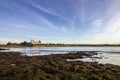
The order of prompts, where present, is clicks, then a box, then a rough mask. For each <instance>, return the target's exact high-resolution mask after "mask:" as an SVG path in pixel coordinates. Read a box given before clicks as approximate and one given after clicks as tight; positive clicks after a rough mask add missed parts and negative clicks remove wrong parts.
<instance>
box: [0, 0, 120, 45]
mask: <svg viewBox="0 0 120 80" xmlns="http://www.w3.org/2000/svg"><path fill="white" fill-rule="evenodd" d="M30 39H39V40H41V41H42V42H52V43H76V44H77V43H79V44H81V43H82V44H104V43H106V44H114V43H115V44H116V43H120V0H1V1H0V44H3V43H7V42H8V41H11V42H21V41H24V40H26V41H30Z"/></svg>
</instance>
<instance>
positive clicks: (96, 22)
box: [91, 19, 102, 28]
mask: <svg viewBox="0 0 120 80" xmlns="http://www.w3.org/2000/svg"><path fill="white" fill-rule="evenodd" d="M91 25H92V26H93V27H95V28H99V27H101V25H102V20H100V19H96V20H94V21H93V22H92V23H91Z"/></svg>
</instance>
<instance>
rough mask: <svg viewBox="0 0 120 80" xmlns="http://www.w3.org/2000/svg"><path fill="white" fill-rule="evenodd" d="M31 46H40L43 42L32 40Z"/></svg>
mask: <svg viewBox="0 0 120 80" xmlns="http://www.w3.org/2000/svg"><path fill="white" fill-rule="evenodd" d="M31 44H33V45H39V44H41V41H40V40H34V39H32V40H31Z"/></svg>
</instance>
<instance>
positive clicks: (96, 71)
mask: <svg viewBox="0 0 120 80" xmlns="http://www.w3.org/2000/svg"><path fill="white" fill-rule="evenodd" d="M95 54H97V53H96V52H93V51H91V52H86V51H84V52H82V51H81V52H70V53H69V54H53V55H45V56H23V55H21V53H19V52H0V80H120V66H117V65H111V64H98V63H97V62H82V61H72V62H68V61H67V60H66V59H76V58H83V56H86V57H91V56H92V55H95Z"/></svg>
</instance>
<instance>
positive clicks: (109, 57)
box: [5, 47, 120, 65]
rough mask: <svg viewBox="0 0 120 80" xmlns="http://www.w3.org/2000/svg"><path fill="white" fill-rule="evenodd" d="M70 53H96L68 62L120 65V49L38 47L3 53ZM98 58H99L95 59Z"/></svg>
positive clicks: (12, 49) (14, 49)
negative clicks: (96, 53) (91, 56)
mask: <svg viewBox="0 0 120 80" xmlns="http://www.w3.org/2000/svg"><path fill="white" fill-rule="evenodd" d="M71 51H97V52H98V55H94V56H93V58H83V59H79V58H78V59H72V60H71V59H67V60H68V61H76V60H77V61H78V60H80V61H85V62H98V63H102V64H106V63H110V64H115V65H120V47H40V48H31V47H27V48H10V49H9V50H6V51H5V52H21V53H22V54H23V55H27V56H39V55H50V54H66V53H68V52H71ZM95 57H100V58H95Z"/></svg>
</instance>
